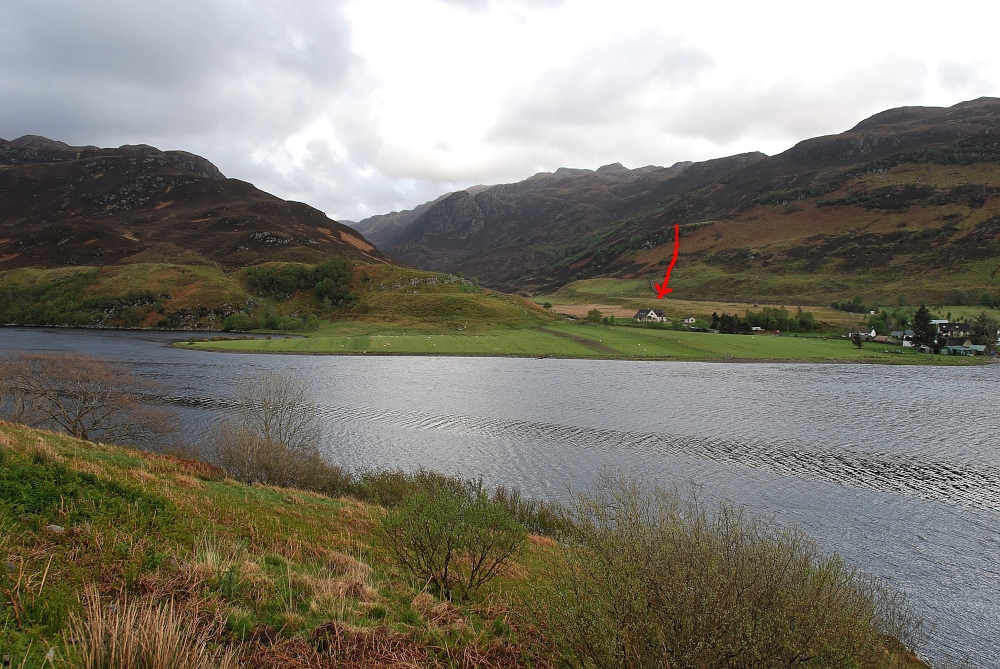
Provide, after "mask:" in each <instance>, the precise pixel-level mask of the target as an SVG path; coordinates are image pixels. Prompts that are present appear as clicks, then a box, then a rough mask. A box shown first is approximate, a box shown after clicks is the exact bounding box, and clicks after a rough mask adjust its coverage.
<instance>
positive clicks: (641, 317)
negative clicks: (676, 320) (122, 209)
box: [633, 309, 670, 323]
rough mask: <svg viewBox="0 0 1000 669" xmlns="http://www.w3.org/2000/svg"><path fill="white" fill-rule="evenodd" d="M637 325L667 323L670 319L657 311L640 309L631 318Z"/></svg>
mask: <svg viewBox="0 0 1000 669" xmlns="http://www.w3.org/2000/svg"><path fill="white" fill-rule="evenodd" d="M633 318H634V320H635V321H636V322H637V323H669V322H670V319H669V318H667V317H666V315H664V313H663V312H662V311H659V310H658V309H640V310H639V311H637V312H635V316H634V317H633Z"/></svg>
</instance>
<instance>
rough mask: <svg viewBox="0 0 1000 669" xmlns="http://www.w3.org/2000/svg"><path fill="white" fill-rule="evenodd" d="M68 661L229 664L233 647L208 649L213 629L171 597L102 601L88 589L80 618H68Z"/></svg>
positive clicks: (85, 667)
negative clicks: (71, 641) (164, 599)
mask: <svg viewBox="0 0 1000 669" xmlns="http://www.w3.org/2000/svg"><path fill="white" fill-rule="evenodd" d="M69 629H70V633H69V637H70V638H72V639H74V640H75V647H74V648H73V649H72V650H71V651H70V653H69V654H70V658H71V662H72V666H74V667H77V668H78V669H230V668H235V667H236V666H237V664H236V659H235V656H234V655H233V653H232V652H230V651H228V650H225V649H222V648H212V647H211V639H212V629H211V628H210V627H207V626H205V625H203V624H201V623H200V622H199V621H198V619H197V617H196V616H194V615H193V614H191V613H189V612H186V611H183V610H180V609H178V608H177V607H176V606H175V605H174V603H173V601H170V602H163V603H157V602H153V601H149V600H137V599H128V598H125V597H123V598H121V599H119V600H117V601H115V602H105V601H102V600H101V598H100V596H99V594H98V593H97V591H96V589H95V588H93V587H90V588H88V589H87V596H86V604H85V606H84V615H83V617H78V616H74V617H73V618H72V619H71V621H70V626H69Z"/></svg>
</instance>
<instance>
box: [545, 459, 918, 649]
mask: <svg viewBox="0 0 1000 669" xmlns="http://www.w3.org/2000/svg"><path fill="white" fill-rule="evenodd" d="M571 521H572V531H571V534H570V535H569V536H568V537H566V538H565V540H564V543H563V544H562V547H561V548H560V550H557V551H555V552H553V553H552V556H551V559H550V561H549V564H548V568H547V573H548V574H549V578H548V579H547V580H546V581H545V583H544V586H543V587H542V588H540V589H539V591H538V592H536V593H535V598H534V599H533V600H532V601H531V602H530V605H529V607H528V610H530V611H532V612H533V616H532V617H531V621H532V622H533V623H534V624H535V625H537V626H538V627H539V628H540V629H541V630H542V631H543V636H544V637H545V639H546V640H547V641H548V643H549V644H550V646H549V648H550V651H551V652H553V653H555V654H556V655H558V656H559V657H561V658H565V662H566V664H567V665H568V666H573V667H581V668H582V667H622V668H625V667H662V668H664V669H666V668H668V667H691V668H701V667H705V668H709V667H798V666H803V667H829V668H830V669H833V668H838V669H840V668H843V667H857V668H858V669H861V668H868V667H871V668H872V669H875V668H876V667H877V668H880V669H884V668H886V667H893V666H905V665H903V664H894V660H893V657H895V655H894V654H893V653H892V652H891V651H892V649H893V648H895V647H896V644H897V642H896V641H895V640H897V639H898V640H901V641H902V642H904V643H910V642H912V640H913V635H914V634H915V633H916V631H917V628H918V624H917V622H916V621H915V619H914V618H913V616H912V615H911V614H910V613H909V609H908V608H907V606H906V605H905V603H904V602H902V601H901V600H900V598H899V596H898V595H897V594H895V593H893V592H891V591H889V590H888V589H887V588H885V587H883V586H882V585H880V584H879V583H878V582H876V581H874V580H872V579H869V578H866V577H863V576H861V575H860V574H858V573H856V572H855V571H853V570H852V569H850V568H848V567H847V566H846V565H845V564H844V563H843V562H842V561H841V559H840V558H838V557H836V556H826V555H823V554H821V553H820V552H819V551H818V549H817V547H816V545H815V543H814V542H813V541H812V540H811V539H809V538H808V537H807V536H806V535H805V534H803V533H802V532H800V531H797V530H782V529H773V528H769V527H766V526H765V525H763V524H762V523H761V522H760V521H759V520H756V519H754V518H752V517H750V516H748V515H747V514H746V513H744V512H743V511H742V510H740V509H737V508H734V507H731V506H722V507H721V508H720V509H719V510H718V511H717V512H715V513H714V514H709V513H707V512H706V511H705V510H704V509H703V508H701V507H700V506H698V505H697V504H696V503H693V502H690V501H687V500H685V499H683V498H682V497H681V496H680V495H678V494H677V493H676V492H674V491H671V490H667V489H663V488H660V487H657V486H651V485H645V484H642V483H640V482H638V481H637V480H635V479H633V478H630V477H628V476H625V475H623V474H620V473H609V472H605V473H604V474H602V476H601V477H599V478H598V480H597V482H596V483H595V484H594V486H593V488H592V489H591V490H590V491H588V492H585V493H582V494H579V495H578V496H577V497H576V499H575V501H574V504H573V505H572V508H571ZM901 661H902V660H901Z"/></svg>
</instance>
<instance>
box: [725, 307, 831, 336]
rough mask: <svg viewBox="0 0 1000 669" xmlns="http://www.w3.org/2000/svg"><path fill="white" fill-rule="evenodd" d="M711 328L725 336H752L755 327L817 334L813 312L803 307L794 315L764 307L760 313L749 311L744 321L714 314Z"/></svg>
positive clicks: (781, 308) (728, 315)
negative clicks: (804, 309)
mask: <svg viewBox="0 0 1000 669" xmlns="http://www.w3.org/2000/svg"><path fill="white" fill-rule="evenodd" d="M710 327H711V328H712V329H713V330H718V331H719V332H721V333H723V334H750V333H751V332H753V328H755V327H758V328H761V329H763V330H780V331H782V332H815V331H816V328H817V324H816V317H815V316H814V315H813V314H812V312H810V311H803V310H802V307H799V308H798V309H797V310H796V312H795V314H794V315H793V314H791V313H789V312H788V309H785V308H784V307H763V308H762V309H761V310H760V311H751V310H750V309H747V311H746V317H745V318H742V319H741V318H740V317H739V316H738V315H737V314H727V313H726V312H722V315H719V314H718V313H715V312H713V313H712V322H711V324H710Z"/></svg>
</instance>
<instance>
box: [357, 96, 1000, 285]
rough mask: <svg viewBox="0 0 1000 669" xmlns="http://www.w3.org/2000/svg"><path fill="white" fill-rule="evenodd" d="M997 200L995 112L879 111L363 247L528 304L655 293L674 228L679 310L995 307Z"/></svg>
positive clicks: (427, 214) (581, 180)
mask: <svg viewBox="0 0 1000 669" xmlns="http://www.w3.org/2000/svg"><path fill="white" fill-rule="evenodd" d="M998 194H1000V100H998V99H996V98H981V99H979V100H973V101H970V102H965V103H961V104H958V105H955V106H953V107H949V108H934V107H904V108H900V109H893V110H889V111H886V112H882V113H880V114H876V115H875V116H872V117H871V118H869V119H866V120H864V121H862V122H860V123H858V124H857V125H856V126H855V127H854V128H852V129H850V130H848V131H846V132H844V133H841V134H838V135H830V136H826V137H817V138H814V139H809V140H806V141H803V142H800V143H799V144H797V145H796V146H794V147H792V148H791V149H789V150H788V151H785V152H783V153H781V154H779V155H776V156H771V157H768V156H765V155H764V154H761V153H748V154H743V155H738V156H731V157H728V158H721V159H717V160H710V161H705V162H701V163H694V164H678V165H675V166H674V167H673V168H670V169H664V168H643V169H642V170H631V171H630V170H626V169H624V168H622V167H621V166H609V167H606V168H602V169H600V170H597V171H596V172H595V171H590V170H559V171H557V172H556V173H554V174H543V175H537V176H535V177H532V178H531V179H528V180H526V181H523V182H521V183H519V184H510V185H502V186H492V187H490V188H487V189H481V190H478V189H477V190H476V191H475V192H473V191H472V190H469V191H460V192H458V193H453V194H451V195H449V196H447V197H445V198H442V199H440V200H438V201H437V202H435V203H433V204H431V205H430V206H427V207H425V208H424V209H423V210H422V211H421V212H419V214H418V215H417V216H415V217H414V218H413V220H412V221H411V222H410V223H409V225H407V226H406V227H404V228H403V229H399V228H398V226H397V227H396V228H395V229H389V230H386V231H385V232H382V231H381V230H379V229H378V228H377V227H376V228H375V229H372V230H371V232H370V233H369V234H371V236H372V238H373V239H375V240H376V241H377V243H378V244H379V245H380V247H381V248H384V249H385V250H386V251H387V252H388V253H391V254H393V255H394V256H395V257H398V258H400V259H402V260H404V261H407V262H411V263H413V264H415V265H417V266H418V267H422V268H425V269H434V270H438V271H458V270H461V271H463V272H465V273H466V274H467V275H470V276H477V277H478V278H479V279H480V281H482V282H483V283H484V284H486V285H489V286H492V287H495V288H499V289H502V290H509V291H510V290H517V291H521V292H525V293H529V294H530V293H538V292H543V291H548V290H551V289H553V288H556V287H558V286H560V285H563V284H565V283H567V282H569V281H572V280H575V279H582V278H590V277H597V276H615V277H623V278H642V279H647V278H649V279H654V278H655V279H656V280H657V281H659V280H661V279H662V275H663V265H665V264H667V263H668V262H669V256H670V254H671V252H672V250H673V235H672V230H673V226H674V224H680V225H681V226H682V227H681V238H682V240H683V243H682V245H681V255H680V259H679V261H678V264H677V269H676V272H675V274H674V279H675V282H676V283H675V284H672V285H676V286H677V287H678V291H680V289H684V291H685V293H684V294H680V292H679V293H678V295H677V296H679V297H692V298H697V297H706V298H708V297H719V298H722V297H746V298H760V299H765V298H766V297H773V298H783V297H788V298H789V299H791V298H793V297H800V296H802V295H811V296H814V297H816V299H822V300H823V301H826V299H827V298H828V297H838V298H839V297H843V296H847V295H848V294H849V295H854V294H856V293H857V292H868V293H872V294H879V295H886V294H891V295H892V297H895V296H897V295H899V294H901V293H902V292H907V291H906V290H904V289H906V288H910V289H912V290H911V291H910V292H913V293H914V295H915V296H916V295H927V296H928V299H932V298H934V299H936V298H939V297H940V298H941V299H944V296H945V295H946V294H948V293H952V292H955V291H969V292H975V293H977V294H978V293H979V292H980V291H989V290H990V289H991V288H992V289H994V292H996V293H997V294H998V295H1000V284H997V285H994V284H996V277H997V272H996V270H997V267H996V265H997V263H993V265H992V266H991V265H990V263H991V262H992V259H993V258H1000V224H998V223H997V221H1000V198H998ZM363 223H364V222H363ZM998 262H1000V261H998Z"/></svg>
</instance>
